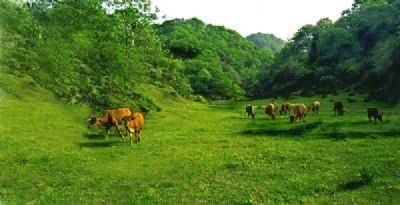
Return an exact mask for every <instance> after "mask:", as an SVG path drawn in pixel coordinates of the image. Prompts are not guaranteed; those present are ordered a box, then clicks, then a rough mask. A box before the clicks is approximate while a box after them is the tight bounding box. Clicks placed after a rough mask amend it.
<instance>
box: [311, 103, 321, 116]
mask: <svg viewBox="0 0 400 205" xmlns="http://www.w3.org/2000/svg"><path fill="white" fill-rule="evenodd" d="M320 106H321V103H319V102H318V101H315V102H313V103H312V104H311V106H310V110H311V111H312V112H313V114H318V112H319V107H320Z"/></svg>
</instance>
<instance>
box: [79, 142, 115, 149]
mask: <svg viewBox="0 0 400 205" xmlns="http://www.w3.org/2000/svg"><path fill="white" fill-rule="evenodd" d="M114 144H116V143H115V142H107V141H104V142H81V143H79V147H80V148H105V147H111V146H112V145H114Z"/></svg>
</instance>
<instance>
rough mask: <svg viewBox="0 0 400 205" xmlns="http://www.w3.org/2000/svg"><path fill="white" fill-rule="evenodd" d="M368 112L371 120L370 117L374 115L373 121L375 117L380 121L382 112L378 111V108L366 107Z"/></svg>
mask: <svg viewBox="0 0 400 205" xmlns="http://www.w3.org/2000/svg"><path fill="white" fill-rule="evenodd" d="M367 112H368V119H369V121H370V122H371V117H374V121H375V123H376V119H378V120H379V121H381V122H382V113H379V111H378V108H376V107H369V108H368V109H367Z"/></svg>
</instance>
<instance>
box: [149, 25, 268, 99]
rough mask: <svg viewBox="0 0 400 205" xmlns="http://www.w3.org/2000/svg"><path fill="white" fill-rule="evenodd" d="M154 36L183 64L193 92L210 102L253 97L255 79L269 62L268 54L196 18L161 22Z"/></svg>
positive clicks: (240, 37) (220, 28) (224, 29)
mask: <svg viewBox="0 0 400 205" xmlns="http://www.w3.org/2000/svg"><path fill="white" fill-rule="evenodd" d="M157 33H158V34H159V36H160V39H161V41H162V43H163V45H164V48H166V49H168V50H170V51H171V53H172V55H173V56H174V57H175V58H177V59H181V60H182V62H183V63H184V73H185V75H187V76H189V80H190V85H191V86H192V88H193V90H194V92H195V93H196V94H201V95H204V96H206V97H208V98H211V99H224V98H235V97H240V96H243V95H244V94H246V95H248V96H253V95H254V94H255V92H256V86H257V85H258V80H257V76H258V75H259V74H260V73H261V72H263V71H265V70H266V69H267V68H268V66H269V64H270V63H271V62H272V53H271V51H269V50H266V49H259V48H257V47H256V46H254V45H252V43H250V42H249V41H247V40H246V39H245V38H243V37H242V36H240V35H239V34H238V33H237V32H235V31H232V30H229V29H226V28H224V27H222V26H213V25H206V24H205V23H203V22H202V21H201V20H199V19H196V18H192V19H188V20H184V19H174V20H170V21H165V22H164V23H163V24H162V25H160V26H159V27H158V29H157Z"/></svg>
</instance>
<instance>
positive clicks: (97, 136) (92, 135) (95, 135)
mask: <svg viewBox="0 0 400 205" xmlns="http://www.w3.org/2000/svg"><path fill="white" fill-rule="evenodd" d="M85 137H86V138H88V139H90V140H99V139H105V138H106V137H105V135H104V133H102V134H100V133H86V134H85Z"/></svg>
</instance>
